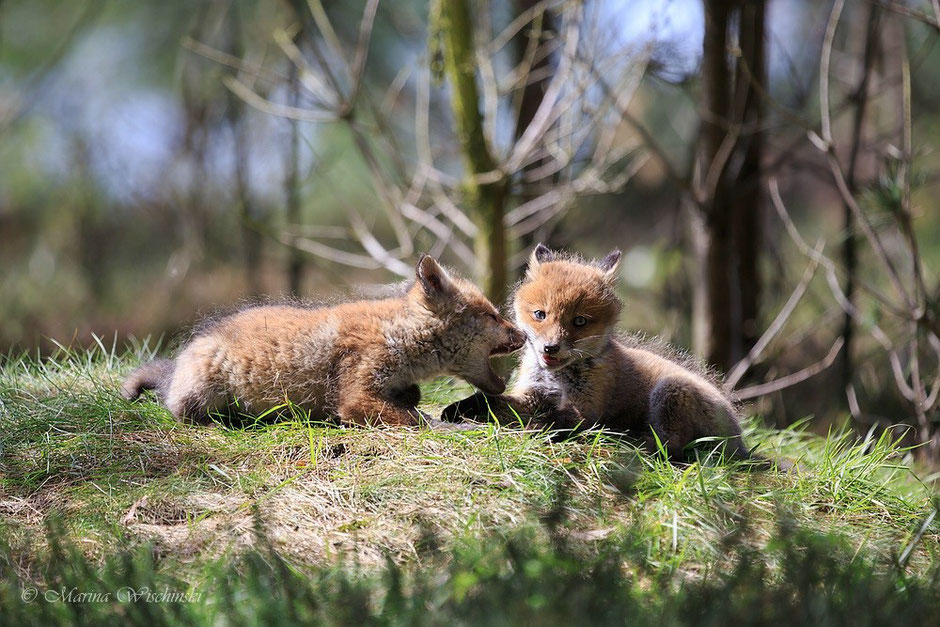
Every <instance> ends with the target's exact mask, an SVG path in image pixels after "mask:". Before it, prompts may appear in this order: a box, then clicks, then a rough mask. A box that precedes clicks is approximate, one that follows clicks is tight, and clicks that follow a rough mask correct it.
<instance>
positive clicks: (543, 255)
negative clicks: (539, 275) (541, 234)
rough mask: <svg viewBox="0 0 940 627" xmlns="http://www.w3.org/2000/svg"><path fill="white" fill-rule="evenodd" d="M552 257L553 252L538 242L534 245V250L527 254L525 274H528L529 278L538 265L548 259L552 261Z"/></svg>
mask: <svg viewBox="0 0 940 627" xmlns="http://www.w3.org/2000/svg"><path fill="white" fill-rule="evenodd" d="M554 259H555V253H553V252H552V251H551V250H550V249H549V248H548V246H546V245H545V244H539V245H538V246H536V247H535V250H533V251H532V254H531V255H529V265H528V266H526V274H527V275H528V276H529V278H532V276H533V275H534V274H535V271H536V270H537V269H538V267H539V265H541V264H543V263H546V262H548V261H553V260H554Z"/></svg>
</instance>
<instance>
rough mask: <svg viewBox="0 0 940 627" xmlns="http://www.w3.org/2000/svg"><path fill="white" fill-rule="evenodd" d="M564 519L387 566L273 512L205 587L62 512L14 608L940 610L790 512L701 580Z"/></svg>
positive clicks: (121, 616) (876, 614)
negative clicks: (285, 545)
mask: <svg viewBox="0 0 940 627" xmlns="http://www.w3.org/2000/svg"><path fill="white" fill-rule="evenodd" d="M557 522H558V521H554V522H547V523H546V528H547V531H548V536H549V541H548V542H539V541H538V540H537V539H535V538H534V537H533V536H531V535H529V534H526V533H520V532H516V533H510V534H509V535H508V536H496V535H494V536H491V537H487V538H485V539H483V540H481V541H480V542H477V543H474V544H473V545H472V546H465V547H462V548H461V549H459V550H454V551H451V552H445V551H441V550H440V548H439V547H438V546H437V545H435V544H434V543H433V542H426V543H425V545H424V546H425V549H424V551H423V553H422V555H421V561H422V565H421V566H420V567H412V568H405V567H402V566H399V565H396V564H395V563H394V562H393V561H391V560H388V561H387V562H386V563H385V564H384V565H383V566H382V567H379V568H375V569H362V568H361V567H359V566H357V565H354V564H353V565H351V564H345V563H342V562H340V563H337V564H334V565H330V566H323V567H318V568H313V569H298V568H296V567H295V566H294V565H292V564H291V563H289V562H288V561H286V560H285V559H284V558H283V557H282V556H281V555H280V554H279V553H278V552H277V551H276V550H275V549H274V548H273V547H272V545H271V544H270V543H268V542H267V541H266V539H265V536H264V533H263V531H261V530H260V527H259V529H258V530H257V533H258V543H257V548H255V549H252V550H250V551H248V552H246V553H245V554H243V555H241V556H238V557H236V558H231V559H226V560H224V561H219V562H217V563H214V564H212V565H211V567H210V568H207V569H206V573H207V574H206V578H205V579H204V580H203V581H200V582H199V583H198V584H197V585H195V586H193V585H187V584H186V583H185V582H183V581H180V580H178V579H174V578H173V577H169V576H167V575H166V574H164V573H161V572H159V571H158V569H157V568H156V561H155V558H154V554H153V552H152V551H151V550H150V549H149V548H148V547H140V548H137V549H134V550H125V551H122V552H118V553H115V554H113V555H109V556H108V557H107V558H106V559H105V560H104V561H103V563H102V564H100V565H97V564H94V563H92V562H90V561H89V560H88V558H86V557H85V556H84V555H83V554H82V552H81V551H80V550H78V549H77V548H76V547H75V546H74V545H69V544H68V543H66V542H65V540H64V537H63V536H62V535H61V531H57V530H56V527H55V526H52V527H51V533H50V534H49V539H50V546H51V552H50V555H49V557H48V559H47V560H46V561H45V562H44V563H43V564H42V566H41V568H40V569H39V573H41V575H40V577H39V580H38V581H37V580H35V578H30V577H23V576H21V575H18V574H17V573H16V572H15V570H14V569H13V568H12V567H11V560H10V555H9V552H8V551H4V552H3V553H0V560H2V563H3V568H2V570H3V571H4V572H3V579H2V580H0V622H2V623H3V624H11V625H12V624H16V625H28V624H43V625H56V624H75V625H96V624H102V623H104V622H106V621H111V620H121V621H122V623H126V624H146V625H163V624H174V625H178V624H186V625H189V624H193V625H196V624H218V623H220V622H222V623H223V624H235V625H240V624H265V625H267V624H300V623H311V622H313V623H316V624H336V625H348V624H357V625H364V624H368V625H371V624H376V625H378V624H409V625H412V624H428V625H436V624H468V625H469V624H472V625H478V624H481V625H516V624H540V625H566V624H584V623H590V624H597V625H622V624H638V625H646V624H662V625H683V624H696V625H701V624H713V625H723V624H755V625H762V624H766V625H780V624H788V625H789V624H792V625H805V624H812V625H840V624H846V623H851V624H853V625H880V624H888V623H891V624H902V625H927V624H932V621H933V619H934V618H935V615H934V612H935V610H936V607H937V606H938V604H940V571H938V570H937V569H936V568H935V569H934V570H933V571H932V572H931V573H930V574H929V575H928V576H926V577H923V578H917V577H910V576H908V575H907V574H906V573H905V572H904V571H903V569H901V568H899V567H897V566H896V565H892V564H878V563H875V562H872V561H870V560H868V559H865V558H860V557H858V556H857V555H852V552H851V550H850V547H847V546H845V544H844V543H843V542H841V541H840V540H839V539H838V538H834V537H831V536H827V535H824V534H819V533H816V532H812V531H809V530H806V529H796V528H793V527H792V526H791V525H790V524H789V523H788V522H787V520H786V518H781V519H780V524H779V525H778V528H777V532H776V535H775V537H774V538H773V540H772V541H771V542H770V543H769V544H768V548H767V550H765V551H757V550H755V549H754V548H753V547H752V546H751V545H750V541H751V540H752V538H750V537H749V532H748V531H747V529H746V528H745V529H743V530H742V532H741V533H739V534H736V535H734V536H732V537H731V538H730V539H729V540H728V541H727V542H725V543H724V545H723V547H722V549H723V551H724V553H725V555H726V556H728V557H729V559H731V560H732V564H733V565H732V567H731V568H730V569H728V570H727V571H717V570H716V571H711V572H708V573H706V574H705V576H703V577H701V578H699V579H697V580H683V579H682V578H681V577H680V576H678V575H677V574H675V573H673V574H663V573H658V572H657V571H656V569H655V568H653V567H652V565H651V564H650V563H649V562H648V560H646V559H645V557H644V544H645V538H644V536H643V534H642V532H640V531H639V530H626V531H625V532H623V533H622V534H618V536H617V537H616V538H611V539H608V540H607V541H605V542H604V543H603V545H602V546H601V547H600V549H599V550H597V551H596V552H585V551H584V550H583V549H582V548H581V547H579V546H577V545H576V544H574V543H572V541H571V540H570V539H569V538H568V536H566V535H565V534H563V533H559V528H558V527H557V526H556V525H557ZM769 562H776V563H777V564H778V568H777V569H776V572H775V571H774V570H773V569H771V568H769V567H768V566H767V564H768V563H769ZM95 593H97V594H98V596H97V597H92V596H91V595H93V594H95ZM92 598H94V599H95V600H90V599H92Z"/></svg>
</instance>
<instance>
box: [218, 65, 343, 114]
mask: <svg viewBox="0 0 940 627" xmlns="http://www.w3.org/2000/svg"><path fill="white" fill-rule="evenodd" d="M222 84H224V85H225V86H226V87H227V88H228V89H229V90H230V91H231V92H232V93H233V94H235V95H236V96H238V97H239V98H241V99H242V100H243V101H244V102H245V103H246V104H248V105H249V106H251V107H253V108H255V109H257V110H258V111H261V112H263V113H267V114H269V115H274V116H277V117H280V118H288V119H290V120H299V121H301V122H332V121H335V120H336V114H334V113H331V112H329V111H317V110H315V109H304V108H301V107H291V106H288V105H283V104H278V103H276V102H271V101H270V100H268V99H267V98H263V97H262V96H260V95H258V93H257V92H255V91H254V90H253V89H251V88H250V87H248V86H247V85H245V84H244V83H243V82H241V81H240V80H238V79H237V78H235V77H234V76H223V77H222Z"/></svg>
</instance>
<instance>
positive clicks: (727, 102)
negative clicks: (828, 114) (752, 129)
mask: <svg viewBox="0 0 940 627" xmlns="http://www.w3.org/2000/svg"><path fill="white" fill-rule="evenodd" d="M731 7H732V5H731V3H730V2H727V1H725V0H706V1H705V37H704V41H703V54H702V108H703V120H702V130H701V137H700V146H699V165H698V167H699V172H700V177H699V178H700V180H701V181H702V183H701V185H702V187H703V189H704V191H705V194H704V197H703V198H701V201H702V207H701V211H702V212H703V215H702V219H701V222H700V224H701V228H702V231H701V232H700V233H699V235H698V237H697V239H698V241H699V245H698V246H697V251H698V254H699V259H698V263H699V266H700V268H701V269H702V273H703V274H702V279H703V289H702V290H701V291H700V292H698V294H699V297H700V298H704V301H705V302H704V303H699V305H698V306H697V307H696V309H697V310H698V311H700V312H703V313H704V315H705V321H704V323H703V324H701V325H698V326H697V331H698V332H697V334H696V337H695V338H694V343H695V350H696V352H698V353H699V354H701V355H703V356H704V357H705V359H706V360H707V361H708V362H709V363H711V364H712V365H715V366H718V367H719V368H722V369H727V368H728V367H729V366H730V365H731V342H732V337H733V336H734V330H733V329H732V317H731V311H732V309H731V296H732V290H731V280H732V273H731V267H730V263H729V262H730V261H731V257H732V243H731V220H730V218H731V213H730V211H729V208H728V198H727V193H726V192H727V183H726V180H725V169H726V167H727V164H728V160H724V163H720V161H721V159H720V155H721V147H722V144H723V143H724V141H725V137H726V135H727V128H728V126H729V124H730V121H731V82H732V77H731V70H730V68H729V67H728V60H727V59H728V53H727V44H728V24H729V19H730V15H731ZM713 170H714V171H715V172H713ZM709 180H713V181H714V185H713V187H712V188H711V189H708V188H707V182H708V181H709Z"/></svg>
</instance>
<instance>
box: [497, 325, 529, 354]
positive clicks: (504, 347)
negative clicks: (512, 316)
mask: <svg viewBox="0 0 940 627" xmlns="http://www.w3.org/2000/svg"><path fill="white" fill-rule="evenodd" d="M502 324H503V329H504V331H505V335H506V338H505V341H504V342H503V343H502V344H500V345H499V346H497V347H496V348H494V349H493V350H492V351H490V356H496V355H508V354H509V353H514V352H516V351H517V350H519V349H520V348H522V347H523V346H525V335H524V334H523V333H522V331H520V330H519V329H518V328H516V326H515V325H513V324H512V323H510V322H508V321H506V320H503V322H502Z"/></svg>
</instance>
